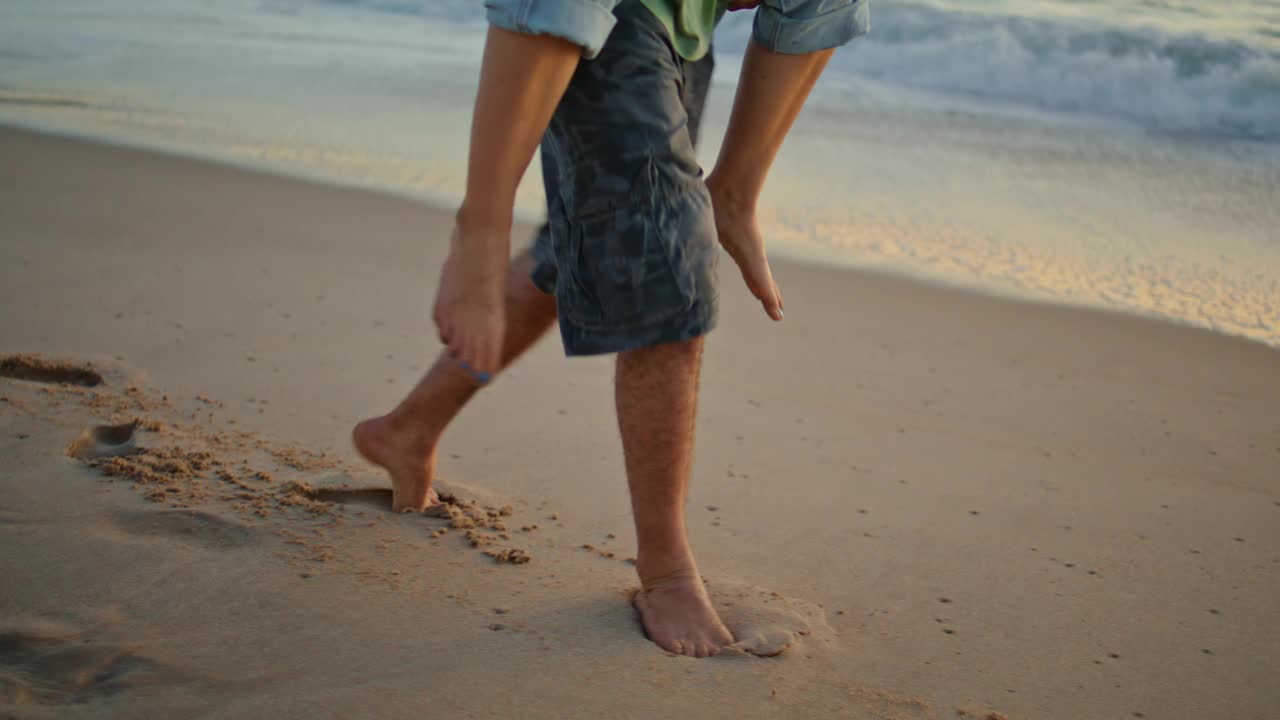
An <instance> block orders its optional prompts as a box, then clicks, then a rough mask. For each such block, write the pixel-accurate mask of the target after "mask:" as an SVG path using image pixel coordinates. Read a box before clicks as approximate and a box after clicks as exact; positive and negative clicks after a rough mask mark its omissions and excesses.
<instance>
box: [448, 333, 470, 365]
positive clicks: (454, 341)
mask: <svg viewBox="0 0 1280 720" xmlns="http://www.w3.org/2000/svg"><path fill="white" fill-rule="evenodd" d="M463 339H464V336H463V335H462V333H456V332H455V333H451V334H450V336H449V354H450V355H452V356H453V359H454V361H455V362H456V361H458V360H465V359H466V358H465V356H464V355H463V344H462V341H463Z"/></svg>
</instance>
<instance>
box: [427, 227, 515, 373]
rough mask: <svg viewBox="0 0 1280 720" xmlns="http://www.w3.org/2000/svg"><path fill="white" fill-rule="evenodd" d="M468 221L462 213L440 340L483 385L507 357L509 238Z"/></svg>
mask: <svg viewBox="0 0 1280 720" xmlns="http://www.w3.org/2000/svg"><path fill="white" fill-rule="evenodd" d="M466 225H467V223H466V222H465V221H464V219H463V215H462V213H459V216H458V222H457V225H456V226H455V227H454V231H453V238H452V239H451V241H450V247H449V258H448V259H447V260H446V261H445V263H444V268H443V269H442V270H441V272H440V287H439V290H437V292H436V304H435V311H434V313H433V314H434V318H435V322H436V328H437V329H438V330H439V331H440V341H441V342H443V343H444V344H445V345H448V346H449V352H451V353H452V354H453V356H454V358H455V359H457V360H458V361H459V363H466V365H465V366H463V367H465V368H466V369H467V370H468V371H470V372H471V373H472V376H473V377H474V378H476V380H477V381H478V382H479V383H480V384H481V385H483V384H485V383H487V382H488V381H489V378H491V377H492V376H493V375H494V374H495V373H497V372H498V369H499V368H498V366H499V364H500V363H501V360H502V339H503V335H504V334H505V331H506V317H505V306H504V302H505V298H504V287H505V278H506V273H507V261H508V258H507V254H508V252H509V240H508V238H507V235H506V233H505V232H503V233H496V232H494V231H491V230H483V229H474V230H472V229H469V228H468V227H466Z"/></svg>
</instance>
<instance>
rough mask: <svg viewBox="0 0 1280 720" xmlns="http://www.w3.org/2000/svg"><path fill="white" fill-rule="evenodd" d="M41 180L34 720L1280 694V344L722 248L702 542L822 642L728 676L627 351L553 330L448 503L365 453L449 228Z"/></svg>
mask: <svg viewBox="0 0 1280 720" xmlns="http://www.w3.org/2000/svg"><path fill="white" fill-rule="evenodd" d="M0 159H2V161H0V233H2V234H3V242H2V243H0V307H2V308H3V315H2V316H0V353H8V355H6V356H5V358H4V360H3V366H2V368H0V375H3V376H4V377H0V717H17V718H24V719H25V718H42V717H121V718H124V717H129V718H133V717H164V718H183V717H197V716H198V717H207V718H256V717H263V718H268V717H269V718H294V717H296V718H321V717H334V718H337V717H342V718H348V717H350V718H357V717H358V718H366V717H368V718H373V717H376V718H397V717H406V718H408V717H449V718H454V717H473V718H491V717H547V718H566V717H573V718H578V717H581V718H613V717H636V718H641V717H699V718H702V717H707V718H717V717H725V718H729V717H733V718H743V717H842V718H843V717H850V718H902V719H916V718H950V717H962V716H968V717H993V718H1000V717H1007V718H1009V719H1010V720H1023V719H1027V718H1070V719H1072V720H1077V719H1080V718H1131V717H1146V718H1196V719H1197V720H1204V719H1207V718H1224V719H1227V718H1230V719H1231V720H1246V719H1255V718H1256V719H1262V718H1272V717H1275V716H1276V712H1277V707H1280V684H1278V683H1277V682H1276V681H1275V678H1276V669H1277V667H1280V603H1277V598H1278V597H1280V410H1278V408H1280V352H1277V351H1276V350H1274V349H1270V348H1266V347H1263V346H1260V345H1256V344H1251V343H1249V342H1244V341H1240V340H1235V339H1231V338H1226V337H1220V336H1216V335H1214V334H1211V333H1208V332H1203V331H1198V330H1193V329H1186V328H1181V327H1174V326H1170V325H1166V324H1161V323H1157V322H1152V321H1147V320H1143V319H1138V318H1132V317H1122V316H1116V315H1110V314H1105V313H1099V312H1093V311H1083V310H1076V309H1066V308H1060V307H1051V306H1042V305H1031V304H1024V303H1017V302H1011V301H1008V300H1000V299H992V298H987V297H982V296H978V295H973V294H966V293H962V292H958V291H955V290H951V289H946V288H938V287H931V286H926V285H921V284H916V283H913V282H909V281H905V280H900V279H892V278H885V277H879V276H874V275H868V274H858V273H851V272H844V271H835V270H829V269H821V268H815V267H806V266H799V265H792V264H782V265H780V266H779V267H778V268H777V275H778V280H779V282H780V284H781V285H782V287H783V288H784V292H785V293H786V296H787V320H786V321H785V322H784V323H783V324H782V325H780V326H774V325H773V324H771V323H769V321H768V320H767V319H766V318H764V316H763V313H761V312H760V311H759V309H758V307H756V306H755V305H754V303H753V302H752V301H751V300H750V298H749V297H748V296H747V295H746V292H745V290H744V289H742V288H741V287H739V285H738V281H737V277H736V273H733V272H732V269H731V268H729V267H727V266H726V267H724V268H723V270H724V272H723V273H722V274H723V280H724V290H723V296H724V305H725V307H724V313H723V320H722V325H721V328H720V330H718V331H717V332H716V333H715V334H714V335H713V336H712V340H711V342H710V345H709V350H708V354H707V364H706V370H705V374H704V382H703V386H704V399H703V402H702V406H701V410H702V412H701V417H700V424H699V447H698V458H697V464H696V477H695V482H694V488H693V494H692V499H691V503H690V511H689V514H690V525H691V530H692V533H693V537H694V541H695V546H696V548H697V550H698V551H699V553H700V556H701V559H702V564H703V567H704V570H705V571H706V572H707V573H708V579H709V581H710V584H711V587H712V588H713V590H714V591H715V593H716V597H717V599H718V601H719V602H720V603H721V606H722V608H723V612H724V615H725V618H726V620H727V621H728V623H729V625H730V627H731V629H732V630H734V632H735V634H736V635H737V636H738V637H739V638H740V639H742V640H744V645H745V646H749V648H750V649H752V650H755V651H756V652H758V653H760V654H772V653H774V652H777V651H781V654H780V655H777V656H776V657H770V658H761V657H756V656H754V655H750V654H747V653H745V652H732V653H728V654H726V655H724V656H722V657H718V658H714V659H711V660H701V661H699V660H691V659H687V658H679V657H673V656H668V655H666V654H664V653H662V652H661V651H659V650H658V649H657V648H656V647H655V646H653V645H652V644H650V643H648V642H647V641H646V640H644V638H643V637H641V634H640V631H639V628H638V625H637V623H636V621H635V618H634V617H633V614H632V611H631V609H630V607H629V605H628V603H627V591H628V589H629V588H630V587H631V586H632V585H633V584H634V576H633V568H632V566H631V565H630V564H629V563H628V561H627V560H628V558H629V557H631V556H633V555H634V552H635V548H634V544H633V542H632V541H631V539H630V538H631V532H630V525H629V522H630V521H629V515H628V510H627V504H626V492H625V485H624V482H623V478H622V472H621V465H622V463H621V460H620V456H619V447H618V441H617V438H616V432H615V429H614V422H613V418H612V402H611V392H610V389H609V383H610V378H611V374H612V373H611V368H610V363H609V361H608V360H607V359H589V360H572V361H568V360H565V359H564V358H563V357H562V355H561V352H560V349H559V347H558V344H557V343H556V341H555V339H554V338H549V339H548V340H547V341H545V342H544V343H543V344H542V345H540V346H539V347H538V348H537V349H535V351H534V352H533V353H532V354H531V355H530V356H529V357H528V359H527V360H526V361H525V362H524V363H523V364H521V365H520V366H519V367H517V368H516V369H514V370H513V371H512V372H510V373H509V374H508V375H506V376H504V377H502V378H501V379H500V380H499V381H498V382H496V383H495V386H494V387H493V388H492V389H491V390H488V391H486V392H485V393H483V394H482V396H481V397H480V398H478V399H477V401H476V402H475V403H474V405H473V407H472V408H471V409H470V410H469V412H468V413H467V414H466V415H465V416H464V417H463V418H461V419H460V420H459V422H458V423H457V424H456V425H455V426H454V428H453V429H452V430H451V432H450V433H449V435H448V436H447V438H446V444H445V446H444V447H443V448H442V454H441V459H442V462H441V466H442V468H441V471H442V475H443V476H444V478H445V480H446V482H445V483H444V488H443V489H444V490H446V491H447V492H448V493H449V494H450V495H451V496H452V497H453V504H452V505H451V506H450V509H449V511H448V512H447V513H444V514H443V516H436V517H431V516H424V515H418V514H415V515H397V514H393V513H391V512H389V510H388V507H389V500H388V494H389V493H388V491H387V490H386V489H385V485H384V483H383V481H382V479H381V478H380V477H379V476H378V475H377V474H376V473H374V472H372V471H371V470H369V469H368V468H365V467H363V466H361V465H359V464H358V463H357V462H356V458H355V456H354V454H353V452H352V451H351V450H350V448H349V446H348V443H347V440H346V437H347V432H348V431H349V428H350V426H351V424H352V423H353V422H354V421H355V420H356V419H358V418H360V417H362V416H365V415H368V414H370V413H374V412H378V411H382V410H385V409H386V408H388V407H389V406H390V404H391V403H392V402H394V401H395V400H396V399H398V397H399V396H400V395H401V394H402V393H403V392H404V391H405V390H406V389H407V388H408V387H409V386H410V384H411V383H413V382H414V380H415V379H416V377H417V375H418V373H420V372H421V371H422V370H423V369H424V368H425V367H426V366H427V364H428V363H429V362H430V360H431V358H432V356H433V355H434V353H435V350H436V348H435V343H434V341H433V339H432V338H433V335H432V332H431V329H430V327H429V324H428V322H429V318H428V312H427V310H428V307H429V302H430V298H431V296H432V291H433V286H432V283H433V282H434V281H435V278H436V268H437V267H438V264H439V262H440V260H441V253H442V251H443V247H444V243H445V238H446V231H447V221H448V216H447V213H442V212H440V211H438V210H434V209H431V208H428V207H424V206H421V205H418V204H414V203H411V202H407V201H404V200H398V199H392V198H388V197H383V196H378V195H372V194H366V193H360V192H353V191H348V190H341V189H336V188H329V187H323V186H317V185H310V184H306V183H302V182H298V181H294V180H288V179H281V178H275V177H268V176H263V175H256V174H252V173H248V172H243V171H238V170H235V169H229V168H225V167H217V166H211V165H205V164H200V163H196V162H192V161H188V160H183V159H177V158H170V157H162V156H157V155H150V154H144V153H141V152H136V151H131V150H124V149H118V148H110V147H105V146H97V145H91V144H86V143H81V142H76V141H70V140H65V139H55V138H51V137H43V136H37V135H31V134H26V133H21V132H16V131H8V130H6V131H0ZM526 231H527V229H522V230H521V232H522V233H523V232H526ZM95 377H96V378H98V379H100V380H101V382H96V381H95ZM99 425H123V426H124V427H117V428H115V429H112V430H104V431H100V432H98V433H97V434H94V433H93V432H92V430H90V432H89V434H88V435H84V436H82V432H84V431H85V430H86V429H92V428H93V427H95V426H99ZM77 440H78V441H77ZM130 443H132V447H131V446H130ZM69 450H70V451H71V453H70V454H71V455H79V456H81V457H82V459H76V458H74V457H71V456H69ZM130 450H132V452H130V453H129V454H124V455H115V453H117V452H126V451H130ZM504 561H505V562H504Z"/></svg>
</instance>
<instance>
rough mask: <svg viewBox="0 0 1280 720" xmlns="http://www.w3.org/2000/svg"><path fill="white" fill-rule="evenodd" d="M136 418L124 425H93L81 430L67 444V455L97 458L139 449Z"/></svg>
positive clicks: (80, 458) (82, 458)
mask: <svg viewBox="0 0 1280 720" xmlns="http://www.w3.org/2000/svg"><path fill="white" fill-rule="evenodd" d="M140 424H141V423H139V422H138V421H137V420H134V421H133V422H130V423H125V424H123V425H92V426H90V427H87V428H85V429H84V430H81V431H80V434H79V435H77V436H76V438H75V439H74V440H72V441H71V444H70V445H68V446H67V455H68V456H70V457H73V458H75V459H77V460H97V459H99V458H105V457H115V456H117V455H128V454H130V453H132V452H134V451H135V450H137V449H138V441H137V430H138V426H139V425H140Z"/></svg>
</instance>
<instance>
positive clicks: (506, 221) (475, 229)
mask: <svg viewBox="0 0 1280 720" xmlns="http://www.w3.org/2000/svg"><path fill="white" fill-rule="evenodd" d="M453 220H454V223H455V224H456V225H457V228H458V234H459V235H461V236H462V237H463V238H465V239H466V242H468V243H475V242H502V243H504V244H505V243H507V242H509V239H510V237H511V223H512V208H511V206H510V205H508V206H506V207H505V208H503V207H502V206H498V207H495V206H493V204H492V203H488V204H476V203H469V202H467V201H466V200H463V202H462V206H461V207H459V208H458V212H457V213H456V214H455V215H454V218H453Z"/></svg>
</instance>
